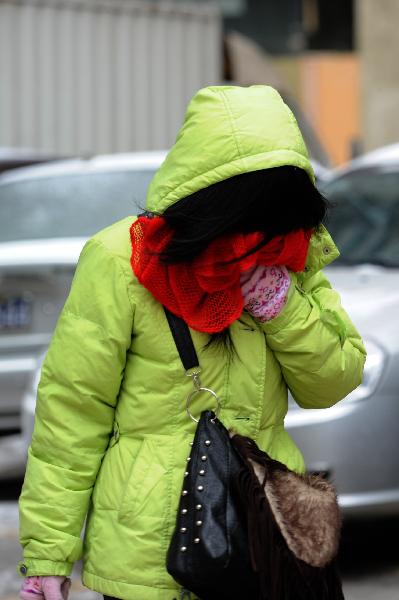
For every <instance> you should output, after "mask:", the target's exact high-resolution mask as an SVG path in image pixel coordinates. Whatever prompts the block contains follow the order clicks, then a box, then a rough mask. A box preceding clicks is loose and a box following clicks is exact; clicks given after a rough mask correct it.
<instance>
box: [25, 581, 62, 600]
mask: <svg viewBox="0 0 399 600" xmlns="http://www.w3.org/2000/svg"><path fill="white" fill-rule="evenodd" d="M70 587H71V580H70V579H69V578H68V577H64V576H59V575H48V576H42V577H40V576H37V577H26V578H25V579H24V582H23V584H22V587H21V591H20V594H19V595H20V598H22V600H67V599H68V594H69V589H70Z"/></svg>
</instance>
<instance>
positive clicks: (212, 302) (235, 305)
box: [130, 217, 312, 333]
mask: <svg viewBox="0 0 399 600" xmlns="http://www.w3.org/2000/svg"><path fill="white" fill-rule="evenodd" d="M311 234H312V231H310V230H308V231H304V230H300V231H296V232H293V233H289V234H288V235H285V236H277V237H275V238H273V239H272V240H271V241H270V242H269V243H268V244H266V245H265V246H263V248H261V249H260V250H258V251H257V252H255V253H253V254H251V255H250V256H248V257H246V258H244V259H241V260H240V261H238V262H235V263H232V264H224V263H226V261H229V260H231V259H233V258H236V257H238V256H241V255H242V254H245V253H246V252H247V251H248V250H250V249H251V248H253V247H254V246H256V244H258V243H259V242H260V241H261V240H262V233H258V232H256V233H247V234H241V233H238V234H230V235H225V236H221V237H219V238H218V239H216V240H214V241H213V242H211V243H210V244H209V246H208V247H207V249H206V250H205V251H204V252H202V253H201V255H200V256H198V257H197V258H195V259H194V260H193V261H191V262H187V263H177V264H173V265H165V264H163V263H162V261H161V260H160V258H159V256H158V255H159V253H160V252H162V251H163V250H165V249H166V247H167V245H168V242H169V241H170V239H171V237H172V235H173V231H172V230H171V229H170V228H169V227H168V225H167V224H166V222H165V220H164V219H163V218H162V217H152V218H148V217H139V218H138V219H137V220H136V221H135V222H134V223H133V224H132V226H131V228H130V238H131V242H132V255H131V261H130V262H131V266H132V269H133V272H134V273H135V275H136V277H137V279H138V280H139V281H140V283H141V284H142V285H143V286H144V287H146V288H147V289H148V290H149V291H150V292H151V294H152V295H153V296H154V298H156V300H158V301H159V302H160V303H161V304H163V305H164V306H166V307H167V308H168V309H169V310H170V311H171V312H173V313H174V314H175V315H177V316H179V317H181V318H182V319H184V320H185V321H186V323H187V324H188V325H189V326H190V327H191V328H192V329H195V330H197V331H203V332H206V333H216V332H219V331H222V330H223V329H225V328H226V327H228V326H229V325H231V323H233V321H235V320H236V319H238V317H239V316H240V315H241V313H242V311H243V308H244V299H243V296H242V293H241V286H240V275H241V273H242V272H243V271H246V270H247V269H250V268H251V267H253V266H255V265H265V266H271V265H285V266H286V267H287V268H288V269H290V270H291V271H302V270H303V269H304V267H305V262H306V256H307V252H308V247H309V240H310V237H311Z"/></svg>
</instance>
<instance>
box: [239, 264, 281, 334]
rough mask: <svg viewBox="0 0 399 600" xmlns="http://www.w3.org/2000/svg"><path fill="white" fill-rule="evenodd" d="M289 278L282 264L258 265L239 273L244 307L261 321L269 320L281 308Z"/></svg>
mask: <svg viewBox="0 0 399 600" xmlns="http://www.w3.org/2000/svg"><path fill="white" fill-rule="evenodd" d="M290 285H291V279H290V276H289V275H288V271H287V269H286V267H284V266H272V267H265V266H262V265H259V266H257V267H253V268H252V269H249V270H248V271H245V272H244V273H242V275H241V291H242V295H243V296H244V308H245V310H246V311H247V312H249V313H250V314H251V315H252V316H253V317H255V318H256V319H258V320H259V321H261V322H265V321H270V320H271V319H273V318H274V317H276V316H277V315H278V314H279V312H280V311H281V309H282V308H283V306H284V304H285V301H286V298H287V294H288V290H289V288H290Z"/></svg>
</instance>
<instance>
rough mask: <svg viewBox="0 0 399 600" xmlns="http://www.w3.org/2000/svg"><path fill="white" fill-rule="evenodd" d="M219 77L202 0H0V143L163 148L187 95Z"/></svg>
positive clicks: (71, 149) (217, 41) (65, 148)
mask: <svg viewBox="0 0 399 600" xmlns="http://www.w3.org/2000/svg"><path fill="white" fill-rule="evenodd" d="M220 79H221V23H220V17H219V12H218V10H217V9H216V8H215V7H214V6H213V5H211V4H207V3H204V4H203V3H200V4H199V5H198V6H196V5H191V6H187V5H185V6H184V5H181V4H176V3H174V2H169V1H168V2H159V3H147V2H143V1H136V0H129V1H126V0H68V2H65V1H62V0H40V1H39V0H0V146H8V147H29V148H36V149H40V150H44V151H46V152H50V153H55V154H63V155H70V154H82V153H87V154H92V153H108V152H117V151H118V152H123V151H132V150H147V149H159V148H167V147H168V146H169V145H170V144H172V142H173V141H174V138H175V135H176V131H177V130H178V128H179V126H180V124H181V120H182V118H183V114H184V110H185V107H186V104H187V101H188V100H189V98H190V97H191V96H192V95H193V93H194V92H195V91H197V90H198V89H199V88H200V87H202V86H204V85H208V84H212V83H218V82H219V81H220Z"/></svg>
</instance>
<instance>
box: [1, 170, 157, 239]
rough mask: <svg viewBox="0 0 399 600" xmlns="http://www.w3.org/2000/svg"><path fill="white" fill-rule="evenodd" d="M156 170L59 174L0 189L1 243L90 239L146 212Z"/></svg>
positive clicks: (7, 184) (3, 186)
mask: <svg viewBox="0 0 399 600" xmlns="http://www.w3.org/2000/svg"><path fill="white" fill-rule="evenodd" d="M153 175H154V170H152V169H148V170H142V171H133V170H132V171H121V172H115V171H111V172H105V173H104V172H101V173H85V174H79V175H69V174H66V175H58V176H52V177H48V178H36V179H33V178H32V179H30V180H21V181H13V182H9V183H6V184H3V185H1V186H0V242H6V241H14V240H25V239H30V240H31V239H41V238H53V237H88V236H91V235H93V234H94V233H96V232H97V231H99V230H100V229H103V228H104V227H107V226H108V225H110V224H111V223H114V222H115V221H118V220H119V219H122V218H123V217H126V216H128V215H134V214H137V213H138V212H140V211H141V209H142V208H143V206H144V204H145V198H146V192H147V188H148V184H149V182H150V181H151V179H152V177H153Z"/></svg>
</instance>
